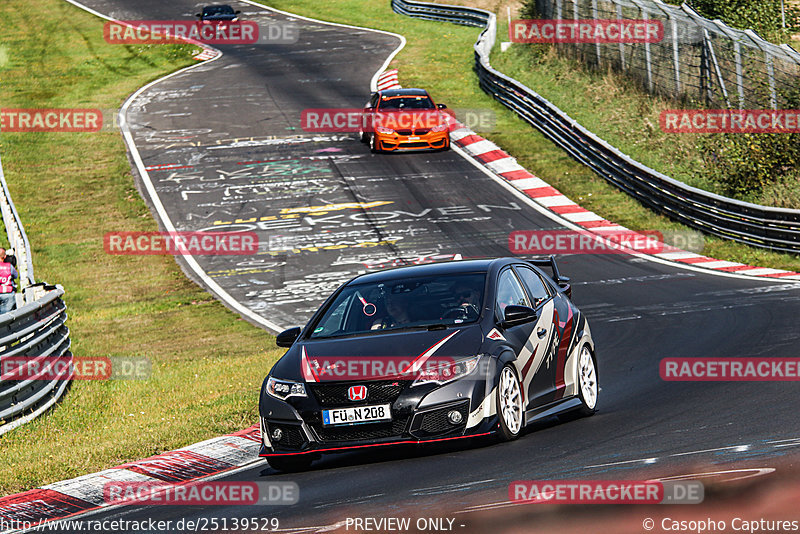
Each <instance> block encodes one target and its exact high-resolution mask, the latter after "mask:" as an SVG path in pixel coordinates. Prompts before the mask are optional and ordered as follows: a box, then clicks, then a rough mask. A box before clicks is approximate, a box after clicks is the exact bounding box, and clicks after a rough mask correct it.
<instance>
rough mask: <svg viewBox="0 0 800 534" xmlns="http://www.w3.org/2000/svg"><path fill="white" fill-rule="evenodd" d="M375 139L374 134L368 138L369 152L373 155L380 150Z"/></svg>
mask: <svg viewBox="0 0 800 534" xmlns="http://www.w3.org/2000/svg"><path fill="white" fill-rule="evenodd" d="M375 137H376V136H375V134H372V135H371V136H369V151H370V152H372V153H373V154H377V153H378V152H380V149H379V148H378V142H377V141H376V140H375Z"/></svg>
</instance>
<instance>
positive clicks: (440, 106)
mask: <svg viewBox="0 0 800 534" xmlns="http://www.w3.org/2000/svg"><path fill="white" fill-rule="evenodd" d="M436 107H437V108H439V109H447V106H445V105H444V104H436Z"/></svg>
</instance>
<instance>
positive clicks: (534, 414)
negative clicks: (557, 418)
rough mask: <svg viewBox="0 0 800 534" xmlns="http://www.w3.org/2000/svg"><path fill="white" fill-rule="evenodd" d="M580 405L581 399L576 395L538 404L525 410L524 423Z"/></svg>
mask: <svg viewBox="0 0 800 534" xmlns="http://www.w3.org/2000/svg"><path fill="white" fill-rule="evenodd" d="M580 405H581V400H580V399H579V398H578V397H570V398H568V399H562V400H559V401H556V402H551V403H550V404H545V405H544V406H538V407H536V408H533V409H531V410H528V411H526V412H525V424H526V425H527V424H528V423H531V422H533V421H537V420H539V419H544V418H545V417H550V416H553V415H557V414H560V413H563V412H568V411H569V410H573V409H575V408H578V407H580Z"/></svg>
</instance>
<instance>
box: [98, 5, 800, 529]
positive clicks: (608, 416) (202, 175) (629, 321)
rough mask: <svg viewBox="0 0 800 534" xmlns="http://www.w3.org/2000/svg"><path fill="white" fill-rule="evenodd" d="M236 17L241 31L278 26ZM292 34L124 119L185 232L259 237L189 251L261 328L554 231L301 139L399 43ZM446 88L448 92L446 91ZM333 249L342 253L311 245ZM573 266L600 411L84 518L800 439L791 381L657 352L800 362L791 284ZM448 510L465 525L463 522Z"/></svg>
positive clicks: (220, 63)
mask: <svg viewBox="0 0 800 534" xmlns="http://www.w3.org/2000/svg"><path fill="white" fill-rule="evenodd" d="M83 3H84V4H85V5H87V6H88V7H90V8H92V9H95V10H97V11H99V12H101V13H103V14H106V15H108V16H111V17H114V18H117V19H148V20H153V19H167V20H174V19H185V18H187V17H191V16H193V14H194V13H195V12H197V10H198V4H196V3H194V2H188V1H177V0H176V1H171V2H163V1H160V0H85V1H84V2H83ZM232 5H234V6H235V7H236V9H241V10H242V11H243V13H244V18H245V19H250V20H256V21H259V22H263V21H266V20H267V19H273V20H284V19H285V17H284V15H281V14H276V13H274V12H270V11H266V10H262V9H259V8H257V7H255V6H253V5H249V4H243V3H233V4H232ZM295 22H296V23H297V24H299V25H300V41H299V42H298V43H297V44H294V45H240V46H218V48H219V49H220V50H222V51H223V52H224V55H223V56H222V57H221V58H220V59H218V60H215V61H211V62H208V63H206V64H202V65H200V66H198V67H196V68H194V69H191V70H188V71H186V72H184V73H181V74H178V75H176V76H173V77H170V78H169V79H167V80H165V81H162V82H159V83H157V84H155V85H153V86H152V87H151V88H149V89H147V90H145V91H144V92H143V93H142V94H140V95H139V96H138V97H137V98H136V99H135V100H134V101H133V102H132V103H131V105H130V108H129V110H128V113H127V121H128V124H129V126H130V128H131V132H132V135H133V137H134V140H135V143H136V146H137V148H138V151H139V153H140V155H141V158H142V161H143V163H144V165H145V167H146V169H148V171H147V172H148V174H149V178H150V179H151V180H152V182H153V185H154V187H155V190H156V191H157V193H158V197H159V198H160V201H161V203H162V204H163V206H164V208H165V210H166V212H167V213H168V214H169V218H170V220H171V222H172V223H173V224H174V227H175V228H177V229H178V230H201V229H207V230H211V229H213V230H230V229H233V228H240V229H250V230H253V231H255V232H257V233H258V236H259V241H260V243H261V247H260V252H259V254H257V255H255V256H201V257H199V258H198V263H199V265H200V267H201V268H202V270H203V272H205V274H206V275H207V276H208V278H209V279H210V280H213V282H215V283H216V284H218V285H219V287H221V288H223V289H224V291H225V292H226V293H227V294H229V295H230V296H231V297H232V298H233V299H235V300H236V301H238V302H239V303H240V304H241V306H243V307H244V308H245V309H246V310H248V311H249V312H250V313H251V314H252V316H254V317H261V318H264V319H266V321H268V322H270V323H272V324H274V325H275V326H279V327H288V326H294V325H299V324H302V323H303V322H304V321H305V319H306V318H307V317H308V316H309V315H310V313H311V312H312V311H313V310H314V309H316V307H317V306H318V304H319V303H320V301H321V300H322V299H323V298H324V297H325V296H327V295H328V294H329V293H330V292H331V291H332V290H333V289H334V288H335V287H337V286H338V285H339V284H340V283H341V282H343V281H345V280H347V279H349V278H351V277H352V276H354V275H355V274H357V273H359V272H362V271H365V270H367V269H371V268H380V267H384V266H389V265H392V262H393V261H396V260H397V259H398V258H402V259H405V260H408V261H413V260H414V259H417V258H423V257H425V258H427V257H435V258H440V259H446V258H452V257H454V256H455V255H459V254H460V255H461V256H462V257H465V258H466V257H485V256H501V255H506V254H508V245H507V243H508V234H509V232H511V231H513V230H534V229H551V228H560V226H559V225H558V224H557V223H556V222H554V221H553V220H552V219H550V218H548V217H546V216H545V215H543V214H542V213H540V212H538V211H537V210H535V209H534V208H533V207H532V206H531V205H530V204H529V203H528V202H526V200H525V198H523V197H522V196H519V195H517V194H515V193H514V192H513V191H512V190H511V189H510V188H508V187H506V186H503V185H502V184H501V183H499V182H498V181H496V180H494V179H492V178H491V177H490V176H488V175H487V174H485V173H484V172H483V171H482V170H480V169H479V168H477V167H476V166H474V165H473V164H472V163H470V162H469V161H468V160H467V159H465V158H463V157H461V156H460V155H459V154H458V153H457V152H456V151H447V152H444V153H432V154H398V155H373V154H371V153H370V152H369V149H368V147H367V146H366V145H364V144H361V143H360V142H359V141H358V139H357V136H356V134H354V133H339V134H312V133H306V132H304V131H302V130H301V129H300V113H301V111H302V110H303V109H306V108H325V107H350V108H352V107H360V106H362V105H363V103H364V102H365V101H366V98H367V96H368V94H369V83H370V80H371V78H372V77H373V75H374V74H375V72H376V71H377V70H378V69H379V68H380V67H381V65H382V64H383V63H384V61H385V60H386V58H387V57H388V56H389V55H390V54H391V53H392V51H393V50H394V49H395V48H396V47H397V46H398V44H399V41H398V39H397V38H395V37H393V36H390V35H387V34H382V33H375V32H368V31H362V30H354V29H350V28H343V27H336V26H330V25H322V24H317V23H312V22H308V21H304V20H295ZM431 24H434V23H431ZM464 53H465V54H471V53H472V51H471V50H464ZM401 83H402V76H401ZM433 97H434V98H435V99H437V100H438V101H442V102H447V95H433ZM134 171H135V172H136V169H134ZM140 178H141V177H140ZM544 178H545V179H546V178H547V177H544ZM148 200H149V199H148ZM237 220H238V222H237ZM160 222H161V223H162V224H163V221H160ZM331 244H333V245H337V246H338V247H337V248H336V249H333V250H330V249H328V250H324V249H321V248H320V247H323V246H330V245H331ZM560 265H561V268H562V271H563V273H564V274H565V275H567V276H570V277H571V278H572V280H573V282H575V283H574V289H573V291H574V300H575V302H576V303H577V304H578V305H579V306H580V307H581V309H582V310H583V311H584V312H585V313H586V315H587V317H588V318H589V321H590V324H591V327H592V331H593V334H594V337H595V341H596V344H597V347H598V357H599V366H600V369H599V376H600V384H601V386H602V390H601V392H600V401H599V411H598V414H597V415H596V416H594V417H592V418H589V419H583V420H577V421H574V422H570V423H566V424H555V423H545V424H542V425H540V426H539V427H538V428H537V429H535V431H533V432H529V433H528V434H527V435H525V436H523V438H522V439H520V440H518V441H516V442H513V443H510V444H503V445H494V444H491V443H471V444H462V445H459V446H457V447H455V448H453V447H448V448H443V447H438V446H437V447H428V448H424V449H419V448H410V449H408V448H394V449H386V450H383V451H380V452H372V453H369V454H363V453H361V454H344V455H339V456H334V457H326V458H325V459H323V461H320V462H317V463H316V464H315V465H314V467H313V468H312V469H311V470H309V471H307V472H303V473H297V474H291V475H283V474H281V475H277V474H276V473H275V472H274V471H272V470H271V469H270V468H269V467H268V466H267V465H266V463H264V462H259V463H257V464H255V465H253V466H252V467H250V468H247V469H243V470H240V471H238V472H236V473H234V474H229V475H228V476H227V477H225V480H292V481H295V482H297V483H298V484H299V487H300V504H298V505H295V506H289V507H273V508H269V509H263V508H261V509H254V508H249V507H230V508H227V507H213V508H212V507H125V508H118V509H114V510H105V511H99V512H96V513H94V514H93V515H92V518H94V519H97V518H125V519H130V520H135V519H139V520H141V519H146V518H158V519H180V518H197V517H218V518H219V517H228V518H233V517H254V516H269V517H278V518H279V519H280V524H281V529H286V530H288V531H296V530H302V529H303V528H304V527H312V526H314V527H321V526H324V525H331V524H334V523H336V522H338V521H343V520H344V518H345V517H347V516H351V517H352V516H373V517H379V516H387V515H397V514H400V513H405V514H406V515H408V514H411V515H413V516H425V515H431V514H451V515H452V514H453V513H455V512H457V511H463V510H465V509H467V508H469V507H474V506H479V505H483V504H487V503H497V502H501V501H505V500H507V499H508V484H509V482H511V481H513V480H520V479H548V478H564V479H567V478H571V479H575V478H641V477H644V476H646V477H651V476H658V475H659V474H665V473H668V474H674V473H680V472H682V471H681V470H682V469H684V467H683V466H685V465H688V464H692V463H705V464H712V463H713V464H720V465H721V466H722V467H720V469H735V468H737V467H744V466H754V465H755V466H758V467H769V466H771V465H773V464H774V463H775V462H777V461H778V459H779V458H778V457H779V456H781V455H787V454H792V453H794V452H795V451H796V448H797V447H800V430H799V429H798V428H797V415H796V407H795V402H792V401H795V400H796V398H797V396H796V394H795V392H794V390H793V389H790V387H792V386H791V383H789V384H782V383H774V382H773V383H768V382H765V383H699V382H698V383H691V382H685V383H677V382H672V383H669V382H663V381H662V380H661V379H660V378H659V370H658V362H659V360H660V359H661V358H664V357H693V356H707V357H739V356H741V357H744V356H762V357H780V356H796V349H795V347H796V346H797V343H798V341H800V329H798V328H797V326H796V321H797V319H796V317H797V310H798V309H799V308H800V283H799V284H787V283H779V282H772V281H761V280H748V279H742V278H734V277H723V276H718V275H713V274H706V273H702V272H698V271H696V270H690V269H687V268H680V267H677V266H673V265H668V264H664V263H657V262H653V261H648V260H646V259H642V258H635V257H631V256H626V255H598V256H589V255H573V256H567V257H563V258H561V259H560ZM184 268H185V270H186V271H187V274H189V275H191V276H192V277H193V278H195V279H196V280H198V281H199V282H200V283H203V284H204V285H205V286H206V287H209V285H208V283H207V281H206V280H203V279H201V278H200V277H198V276H197V274H196V273H195V272H193V271H192V270H191V269H190V268H188V267H187V266H186V265H184ZM249 319H250V320H251V321H254V320H253V317H249ZM254 322H258V321H254ZM262 324H263V323H262ZM273 330H274V328H273ZM795 438H797V439H795ZM687 469H688V467H687ZM686 472H691V471H686ZM457 517H458V518H459V521H460V523H459V524H464V525H467V526H468V524H469V514H468V513H467V514H459V515H457ZM315 530H317V529H316V528H315V529H309V531H315ZM461 530H462V531H467V530H468V529H467V528H461Z"/></svg>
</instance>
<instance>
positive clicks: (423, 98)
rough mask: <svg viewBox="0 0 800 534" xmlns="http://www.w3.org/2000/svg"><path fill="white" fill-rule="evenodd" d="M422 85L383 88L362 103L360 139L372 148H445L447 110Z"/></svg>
mask: <svg viewBox="0 0 800 534" xmlns="http://www.w3.org/2000/svg"><path fill="white" fill-rule="evenodd" d="M446 109H447V106H445V105H444V104H438V105H437V104H435V103H434V102H433V100H432V99H431V97H430V95H429V94H428V92H427V91H425V90H424V89H385V90H383V91H377V92H375V93H373V94H372V96H371V97H370V99H369V102H367V105H366V106H365V107H364V111H363V116H362V125H361V132H360V135H361V141H362V142H364V143H369V146H370V149H371V150H372V151H373V152H393V151H397V150H447V149H448V148H450V129H449V115H450V114H449V113H447V112H446V111H444V110H446Z"/></svg>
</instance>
